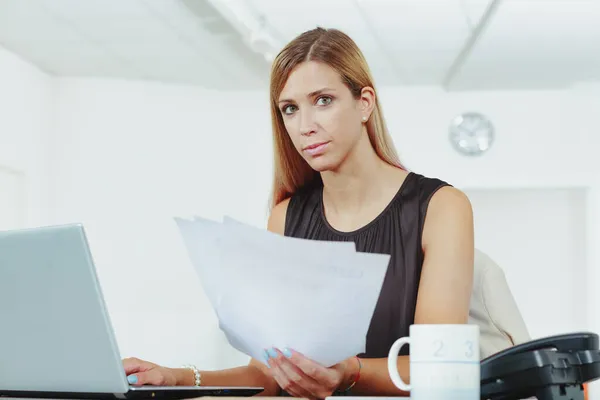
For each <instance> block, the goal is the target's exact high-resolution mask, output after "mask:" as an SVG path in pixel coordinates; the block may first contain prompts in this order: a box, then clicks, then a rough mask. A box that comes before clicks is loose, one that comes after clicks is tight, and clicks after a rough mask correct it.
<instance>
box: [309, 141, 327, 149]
mask: <svg viewBox="0 0 600 400" xmlns="http://www.w3.org/2000/svg"><path fill="white" fill-rule="evenodd" d="M324 144H327V142H320V143H314V144H311V145H308V146H306V147H305V148H304V150H312V149H316V148H317V147H319V146H323V145H324Z"/></svg>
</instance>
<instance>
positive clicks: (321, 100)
mask: <svg viewBox="0 0 600 400" xmlns="http://www.w3.org/2000/svg"><path fill="white" fill-rule="evenodd" d="M332 101H333V99H332V98H331V97H329V96H321V97H319V98H318V99H317V104H318V105H320V106H327V105H329V104H331V102H332Z"/></svg>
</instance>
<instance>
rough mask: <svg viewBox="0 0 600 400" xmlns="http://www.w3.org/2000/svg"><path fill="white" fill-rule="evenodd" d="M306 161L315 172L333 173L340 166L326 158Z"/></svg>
mask: <svg viewBox="0 0 600 400" xmlns="http://www.w3.org/2000/svg"><path fill="white" fill-rule="evenodd" d="M306 161H307V162H308V165H310V167H311V168H312V169H314V170H315V171H317V172H326V171H334V170H336V169H338V167H339V164H340V163H339V162H338V160H333V159H331V158H330V157H327V156H321V157H317V158H313V159H312V160H306Z"/></svg>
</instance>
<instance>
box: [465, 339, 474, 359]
mask: <svg viewBox="0 0 600 400" xmlns="http://www.w3.org/2000/svg"><path fill="white" fill-rule="evenodd" d="M465 346H467V350H466V351H465V357H468V358H471V357H473V341H471V340H467V341H466V342H465Z"/></svg>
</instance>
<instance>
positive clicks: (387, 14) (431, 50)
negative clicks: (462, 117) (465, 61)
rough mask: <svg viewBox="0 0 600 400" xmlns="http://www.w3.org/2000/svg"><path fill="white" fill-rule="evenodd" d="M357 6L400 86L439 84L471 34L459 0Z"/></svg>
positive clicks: (365, 3)
mask: <svg viewBox="0 0 600 400" xmlns="http://www.w3.org/2000/svg"><path fill="white" fill-rule="evenodd" d="M360 5H361V8H362V10H363V11H364V14H365V18H366V19H367V20H368V21H369V23H370V24H371V25H372V26H373V27H374V28H375V29H376V31H377V33H378V36H379V38H380V40H381V42H382V46H383V47H384V48H385V50H386V52H387V53H388V54H389V56H390V58H391V59H392V62H393V64H394V66H395V68H396V69H397V70H398V75H399V76H400V82H399V84H404V85H436V84H439V82H441V81H442V79H443V77H444V75H445V74H446V71H447V70H448V68H449V67H450V65H452V63H453V61H454V59H455V58H456V55H457V54H458V53H459V51H460V49H461V48H462V46H463V45H464V43H465V42H466V40H467V38H468V37H469V34H470V28H469V26H468V24H467V22H466V19H465V14H464V11H463V6H462V4H461V3H460V0H423V1H418V2H417V1H396V2H392V1H372V2H371V1H369V2H367V1H362V2H361V3H360Z"/></svg>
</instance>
